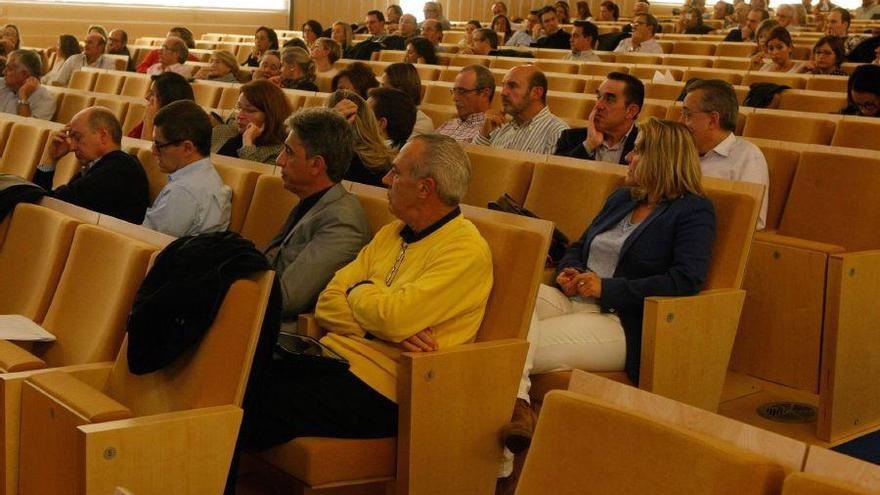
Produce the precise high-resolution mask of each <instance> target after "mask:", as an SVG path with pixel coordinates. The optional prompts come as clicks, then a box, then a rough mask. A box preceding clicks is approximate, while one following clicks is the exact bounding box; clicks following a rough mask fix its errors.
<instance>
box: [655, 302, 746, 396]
mask: <svg viewBox="0 0 880 495" xmlns="http://www.w3.org/2000/svg"><path fill="white" fill-rule="evenodd" d="M745 295H746V293H745V291H744V290H740V289H717V290H712V291H707V292H704V293H701V294H698V295H696V296H690V297H649V298H646V299H645V317H644V320H643V324H642V325H643V326H642V362H641V374H640V378H639V388H642V389H645V390H649V391H651V392H654V393H656V394H659V395H662V396H664V397H668V398H671V399H675V400H677V401H680V402H684V403H685V404H690V405H692V406H696V407H700V408H702V409H706V410H709V411H715V410H716V409H717V408H718V402H719V400H720V399H721V389H722V387H723V386H724V380H725V378H726V376H727V366H728V362H729V361H730V352H731V350H732V349H733V340H734V338H735V337H736V329H737V327H738V326H739V316H740V312H741V311H742V306H743V302H744V301H745Z"/></svg>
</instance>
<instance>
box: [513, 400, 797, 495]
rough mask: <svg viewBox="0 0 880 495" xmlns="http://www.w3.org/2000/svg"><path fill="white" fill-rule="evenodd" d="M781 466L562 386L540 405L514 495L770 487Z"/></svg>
mask: <svg viewBox="0 0 880 495" xmlns="http://www.w3.org/2000/svg"><path fill="white" fill-rule="evenodd" d="M784 476H785V470H784V469H783V467H782V466H779V465H778V464H776V463H775V462H773V461H772V460H770V459H768V458H766V457H762V456H758V455H755V454H752V453H749V452H746V451H744V450H742V449H739V448H736V447H734V446H732V445H730V444H729V443H726V442H723V441H721V440H718V439H716V438H713V437H711V436H709V435H703V434H698V433H694V432H693V431H691V430H690V429H688V428H686V427H684V426H678V425H673V424H669V423H666V422H661V421H657V420H655V419H653V418H651V417H650V416H646V415H645V414H643V413H641V412H638V411H635V410H632V409H628V408H623V407H619V406H616V405H613V404H610V403H608V402H604V401H600V400H597V399H594V398H591V397H587V396H583V395H579V394H577V393H574V392H569V391H554V392H552V393H550V394H549V395H548V397H547V399H546V400H545V402H544V404H543V407H542V408H541V415H540V416H539V418H538V424H537V428H536V430H535V435H534V438H533V440H532V446H531V448H530V449H529V455H528V457H527V458H526V463H525V466H524V468H523V472H522V475H521V478H520V480H519V483H518V486H517V491H516V493H517V494H518V495H533V494H544V493H554V494H559V495H574V494H579V493H583V491H584V488H585V487H589V489H590V491H591V492H594V493H614V494H616V495H641V494H644V493H652V494H656V495H664V494H668V495H673V494H676V495H677V494H680V493H688V494H693V495H699V494H705V495H710V494H711V495H722V494H729V495H747V494H748V495H773V494H776V493H779V490H780V488H781V486H782V481H783V478H784Z"/></svg>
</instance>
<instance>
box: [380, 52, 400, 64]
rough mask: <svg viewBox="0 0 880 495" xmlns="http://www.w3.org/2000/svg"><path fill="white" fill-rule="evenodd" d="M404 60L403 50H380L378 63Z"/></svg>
mask: <svg viewBox="0 0 880 495" xmlns="http://www.w3.org/2000/svg"><path fill="white" fill-rule="evenodd" d="M405 59H406V52H405V51H403V50H382V51H380V52H379V59H378V60H379V61H380V62H403V61H404V60H405Z"/></svg>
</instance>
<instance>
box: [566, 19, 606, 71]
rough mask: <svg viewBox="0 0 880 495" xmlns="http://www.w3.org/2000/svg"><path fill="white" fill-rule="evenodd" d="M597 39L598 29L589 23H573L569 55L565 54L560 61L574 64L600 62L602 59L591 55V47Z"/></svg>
mask: <svg viewBox="0 0 880 495" xmlns="http://www.w3.org/2000/svg"><path fill="white" fill-rule="evenodd" d="M597 38H599V28H597V27H596V25H595V24H593V23H592V22H589V21H581V20H576V21H574V28H573V29H572V30H571V53H567V54H566V55H565V57H563V58H562V60H571V61H574V62H601V61H602V59H600V58H599V56H598V55H596V54H595V53H593V46H594V45H595V44H596V39H597Z"/></svg>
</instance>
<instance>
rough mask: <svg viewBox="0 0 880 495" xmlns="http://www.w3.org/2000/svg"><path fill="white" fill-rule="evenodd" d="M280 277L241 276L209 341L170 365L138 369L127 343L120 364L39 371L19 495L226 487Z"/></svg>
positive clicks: (29, 388)
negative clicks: (256, 358)
mask: <svg viewBox="0 0 880 495" xmlns="http://www.w3.org/2000/svg"><path fill="white" fill-rule="evenodd" d="M273 278H274V273H273V272H262V273H257V274H254V275H252V276H251V277H250V278H245V279H242V280H239V281H236V282H235V283H233V284H232V286H231V287H230V288H229V291H228V292H227V293H226V296H225V297H224V299H223V303H222V305H221V306H220V308H219V311H218V313H217V316H216V317H215V319H214V321H213V323H212V324H211V326H210V328H209V329H208V330H207V331H206V332H205V334H204V336H203V337H202V340H201V342H199V343H198V345H197V346H196V347H195V348H194V349H192V350H190V351H188V352H186V353H185V354H183V355H182V356H180V357H178V358H177V359H176V360H175V361H174V362H172V363H171V364H170V365H168V366H166V367H164V368H163V369H161V370H158V371H154V372H152V373H149V374H145V375H134V374H132V373H131V372H130V371H129V369H128V360H127V357H126V354H127V346H128V344H127V341H126V343H124V344H123V346H122V348H121V349H120V350H119V353H118V354H117V355H116V361H115V362H114V363H102V364H99V365H95V366H93V367H92V368H89V369H87V370H85V371H84V370H75V369H74V370H64V369H62V370H57V371H53V372H47V373H38V374H33V375H31V376H30V377H29V378H28V379H27V382H26V383H25V384H24V385H23V387H22V416H21V418H22V420H21V441H22V442H21V454H20V456H21V465H20V466H21V467H20V480H19V491H20V493H21V494H22V495H26V494H29V493H30V494H36V493H63V492H68V491H70V488H71V487H81V488H80V489H79V490H78V491H79V492H80V493H110V492H111V491H112V490H113V489H114V488H115V487H116V486H120V485H122V486H125V487H127V488H128V489H129V490H131V491H132V492H134V493H174V492H179V491H180V490H186V491H188V492H191V493H221V492H222V491H223V486H224V484H225V481H226V474H227V472H228V469H229V463H230V459H231V456H232V452H233V448H234V446H235V441H236V436H237V433H238V427H239V425H240V422H241V417H242V411H241V409H240V408H241V404H242V401H243V396H244V391H245V387H246V385H247V380H248V375H249V374H250V369H251V363H252V361H253V355H254V351H255V349H256V346H257V339H258V337H259V334H260V329H261V327H262V323H263V316H264V312H265V311H266V307H267V303H268V300H269V292H270V290H271V287H272V281H273ZM78 442H81V443H79V445H81V446H82V447H80V448H77V444H78ZM108 462H110V463H111V464H112V469H108V467H107V464H108Z"/></svg>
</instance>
